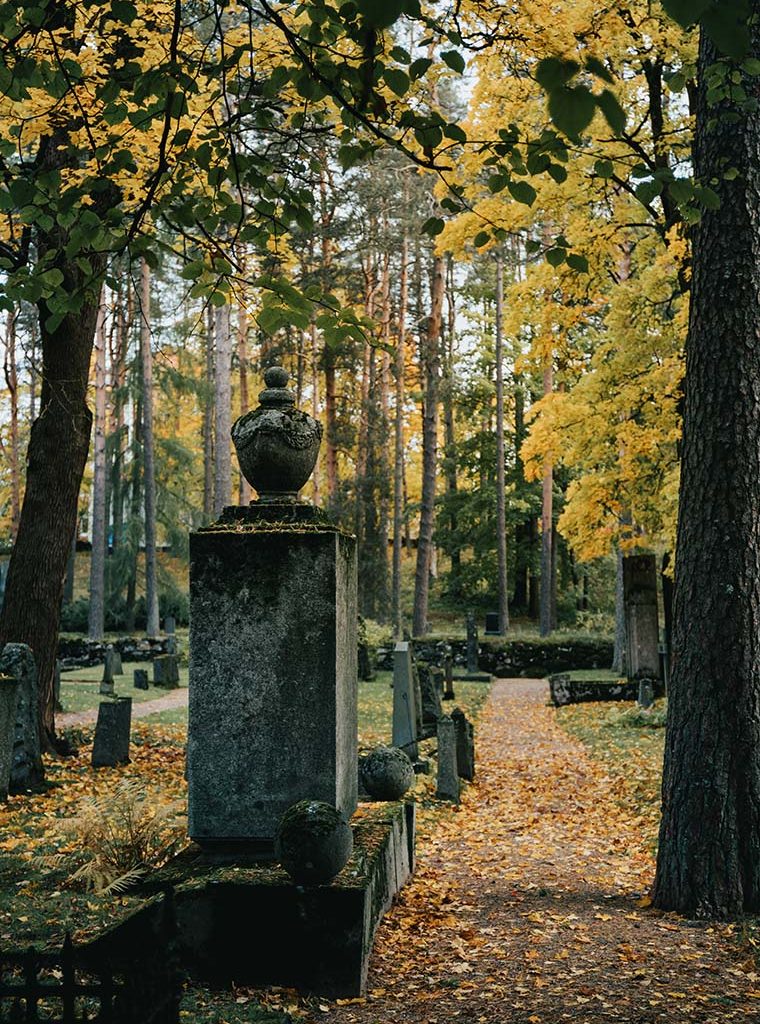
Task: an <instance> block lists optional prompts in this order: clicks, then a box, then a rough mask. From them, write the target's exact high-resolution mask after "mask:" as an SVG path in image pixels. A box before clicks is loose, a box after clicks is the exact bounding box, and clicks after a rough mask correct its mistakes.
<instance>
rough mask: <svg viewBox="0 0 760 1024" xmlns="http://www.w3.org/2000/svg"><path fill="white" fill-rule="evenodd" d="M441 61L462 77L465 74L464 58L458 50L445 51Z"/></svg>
mask: <svg viewBox="0 0 760 1024" xmlns="http://www.w3.org/2000/svg"><path fill="white" fill-rule="evenodd" d="M441 60H442V61H443V63H444V64H448V66H449V67H450V68H451V70H452V71H456V72H457V73H458V74H460V75H461V74H462V73H463V72H464V69H465V63H464V57H463V56H462V54H461V53H460V52H459V51H458V50H444V51H443V53H442V54H441Z"/></svg>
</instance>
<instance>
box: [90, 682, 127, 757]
mask: <svg viewBox="0 0 760 1024" xmlns="http://www.w3.org/2000/svg"><path fill="white" fill-rule="evenodd" d="M131 727H132V698H131V697H116V698H115V699H114V700H104V701H101V703H100V706H99V707H98V721H97V724H96V726H95V738H94V740H93V742H92V766H93V768H113V767H114V766H115V765H117V764H128V763H129V735H130V730H131Z"/></svg>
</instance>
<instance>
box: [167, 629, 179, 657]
mask: <svg viewBox="0 0 760 1024" xmlns="http://www.w3.org/2000/svg"><path fill="white" fill-rule="evenodd" d="M164 646H165V648H166V653H167V654H176V653H177V637H176V636H175V635H174V633H170V634H169V635H168V636H167V638H166V643H165V644H164Z"/></svg>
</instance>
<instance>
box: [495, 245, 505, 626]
mask: <svg viewBox="0 0 760 1024" xmlns="http://www.w3.org/2000/svg"><path fill="white" fill-rule="evenodd" d="M494 315H495V320H496V331H495V334H496V551H497V555H498V566H499V568H498V572H499V580H498V584H499V587H498V589H499V635H500V636H504V635H505V634H506V632H507V630H508V629H509V606H508V603H507V602H508V597H507V595H508V592H509V591H508V584H507V493H506V490H507V482H506V467H505V462H506V455H505V452H504V341H503V332H502V322H503V317H504V257H503V255H502V252H501V249H498V250H497V252H496V309H495V311H494Z"/></svg>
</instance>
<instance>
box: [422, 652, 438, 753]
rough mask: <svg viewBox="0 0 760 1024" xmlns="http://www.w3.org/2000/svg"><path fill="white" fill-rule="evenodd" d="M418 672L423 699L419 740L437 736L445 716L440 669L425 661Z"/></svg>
mask: <svg viewBox="0 0 760 1024" xmlns="http://www.w3.org/2000/svg"><path fill="white" fill-rule="evenodd" d="M417 672H418V675H419V680H420V694H421V697H422V703H421V707H422V723H421V725H422V728H421V729H420V730H419V731H418V733H417V738H418V739H427V738H428V737H429V736H435V734H436V730H437V728H438V719H439V718H440V717H441V715H442V714H443V708H442V707H441V694H440V691H439V689H438V685H437V679H438V676H439V675H440V669H436V668H434V667H433V666H432V665H429V664H428V663H427V662H425V661H418V662H417Z"/></svg>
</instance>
